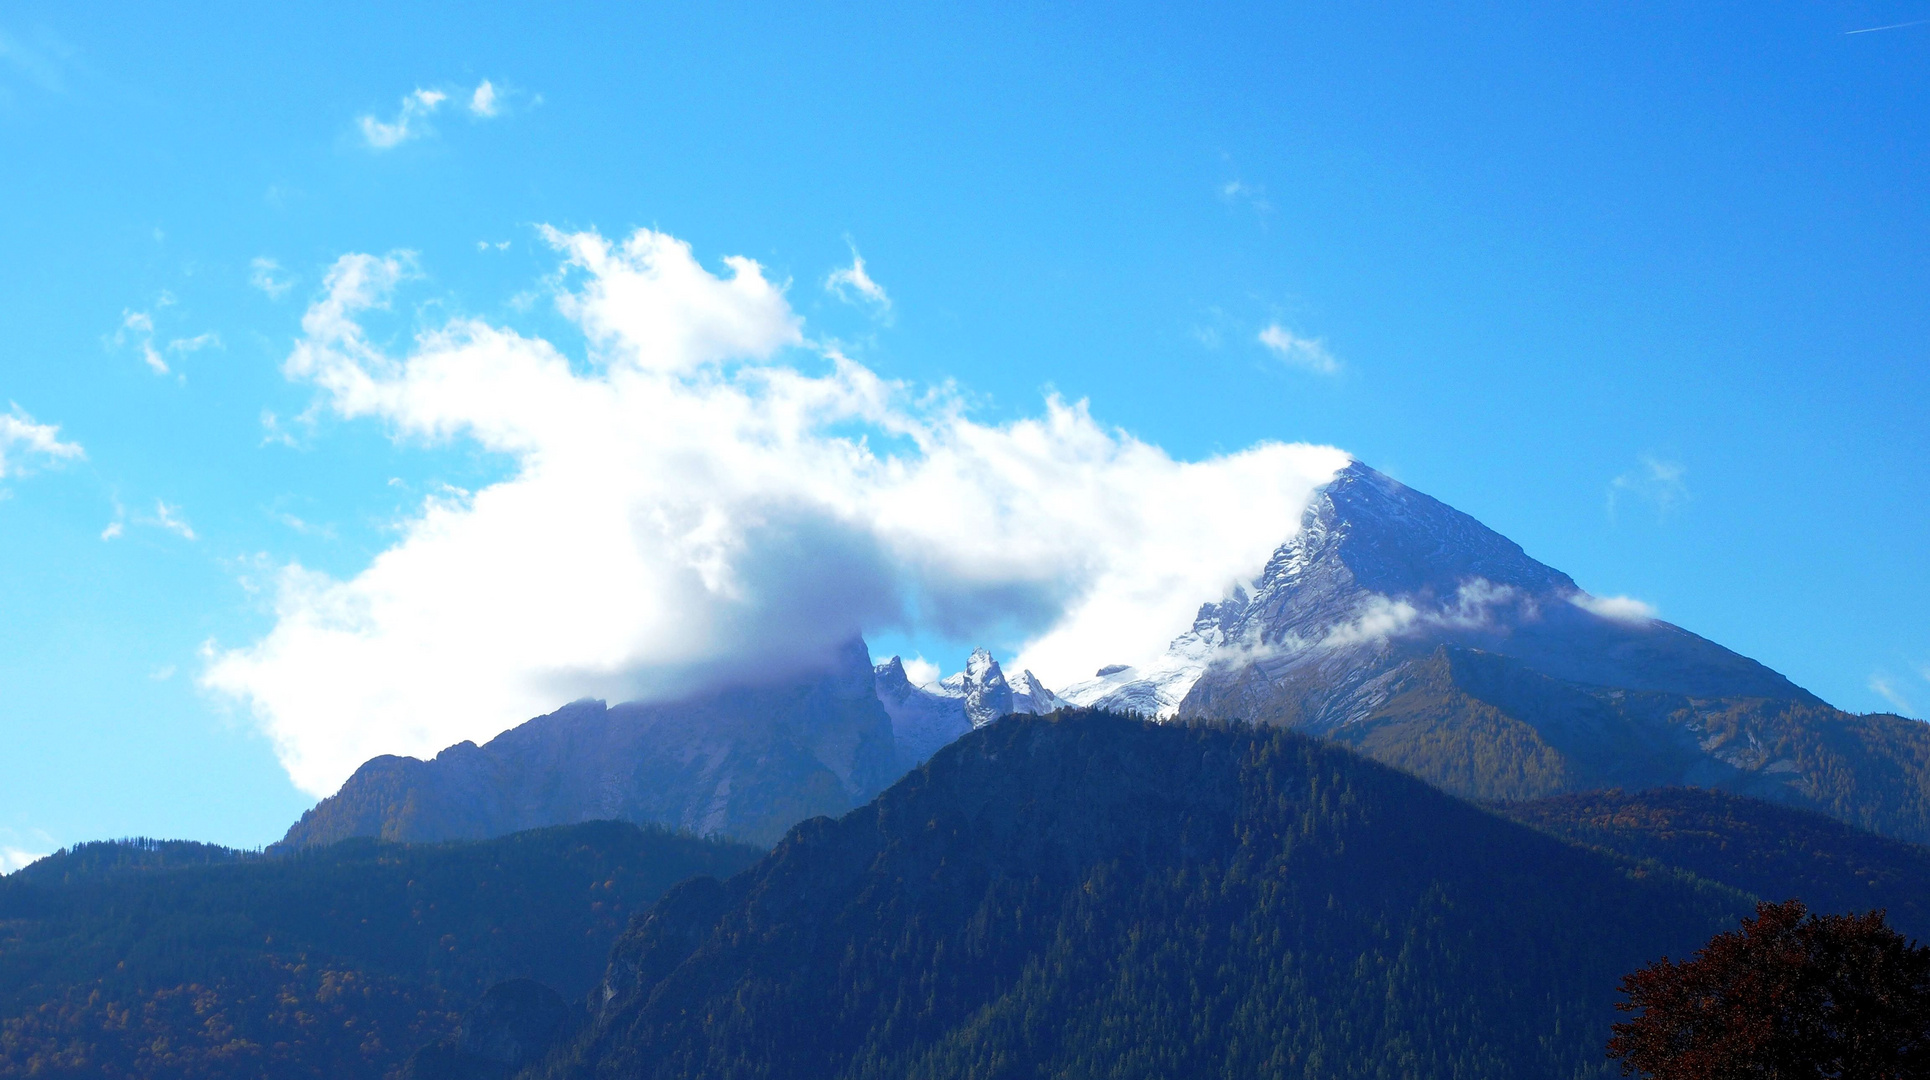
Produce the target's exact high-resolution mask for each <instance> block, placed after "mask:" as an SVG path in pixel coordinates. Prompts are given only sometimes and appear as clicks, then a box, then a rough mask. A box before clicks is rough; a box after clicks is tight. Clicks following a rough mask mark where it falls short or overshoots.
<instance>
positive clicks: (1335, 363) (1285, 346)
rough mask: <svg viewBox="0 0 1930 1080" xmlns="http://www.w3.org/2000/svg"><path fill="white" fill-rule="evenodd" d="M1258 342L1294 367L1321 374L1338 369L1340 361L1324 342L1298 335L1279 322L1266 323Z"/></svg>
mask: <svg viewBox="0 0 1930 1080" xmlns="http://www.w3.org/2000/svg"><path fill="white" fill-rule="evenodd" d="M1260 344H1262V345H1264V346H1266V347H1267V350H1268V351H1269V352H1271V353H1273V355H1275V356H1277V357H1279V358H1280V359H1282V360H1284V361H1286V362H1287V363H1289V364H1292V365H1293V366H1295V367H1301V368H1305V369H1307V370H1308V371H1314V372H1318V373H1320V374H1322V375H1332V374H1334V373H1335V372H1337V371H1339V370H1340V361H1339V360H1337V359H1335V358H1334V354H1333V353H1330V352H1328V351H1327V345H1326V343H1325V342H1323V341H1321V340H1319V339H1318V338H1304V337H1300V336H1298V335H1296V334H1294V333H1293V332H1292V331H1290V330H1288V329H1287V328H1286V327H1283V326H1281V325H1280V324H1279V323H1268V324H1267V326H1266V329H1264V330H1262V331H1260Z"/></svg>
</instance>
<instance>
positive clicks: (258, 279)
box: [248, 255, 295, 300]
mask: <svg viewBox="0 0 1930 1080" xmlns="http://www.w3.org/2000/svg"><path fill="white" fill-rule="evenodd" d="M248 284H249V285H251V286H253V287H255V288H257V289H260V290H261V291H262V292H264V293H266V294H268V299H270V300H280V299H281V298H282V297H284V296H286V295H288V290H290V289H292V288H294V287H295V279H294V278H293V277H291V276H288V275H285V274H283V273H282V268H281V263H279V262H277V261H275V260H274V259H271V258H269V257H268V256H266V255H260V256H257V257H256V258H255V259H254V260H253V261H252V262H250V263H249V264H248Z"/></svg>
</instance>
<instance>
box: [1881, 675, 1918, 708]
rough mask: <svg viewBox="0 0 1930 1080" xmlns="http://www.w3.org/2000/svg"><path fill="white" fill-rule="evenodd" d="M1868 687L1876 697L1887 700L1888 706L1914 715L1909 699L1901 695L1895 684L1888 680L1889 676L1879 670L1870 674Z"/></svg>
mask: <svg viewBox="0 0 1930 1080" xmlns="http://www.w3.org/2000/svg"><path fill="white" fill-rule="evenodd" d="M1870 689H1871V690H1872V691H1874V692H1875V693H1876V695H1877V696H1878V697H1880V698H1882V699H1883V700H1885V701H1887V702H1889V703H1890V707H1891V708H1893V709H1895V710H1896V711H1898V712H1900V713H1903V714H1905V715H1911V716H1914V715H1916V709H1915V708H1914V707H1913V706H1912V705H1911V704H1910V699H1909V698H1906V697H1904V696H1903V693H1902V691H1900V690H1898V689H1897V688H1896V684H1895V683H1894V682H1892V681H1890V678H1889V676H1887V675H1885V674H1883V673H1881V672H1878V673H1876V674H1874V675H1871V676H1870Z"/></svg>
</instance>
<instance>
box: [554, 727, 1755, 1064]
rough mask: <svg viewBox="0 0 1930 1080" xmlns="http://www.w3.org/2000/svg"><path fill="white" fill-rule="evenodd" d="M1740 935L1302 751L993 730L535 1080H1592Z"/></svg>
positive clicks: (863, 816) (757, 873) (828, 838)
mask: <svg viewBox="0 0 1930 1080" xmlns="http://www.w3.org/2000/svg"><path fill="white" fill-rule="evenodd" d="M1747 910H1748V903H1747V900H1746V898H1745V897H1744V896H1743V895H1742V894H1740V893H1738V892H1735V891H1733V890H1730V889H1727V888H1724V887H1722V886H1718V885H1713V884H1710V883H1707V882H1703V881H1701V880H1699V879H1695V878H1691V877H1688V876H1685V875H1676V874H1672V873H1668V872H1656V871H1655V870H1653V869H1647V868H1642V867H1637V866H1634V865H1632V864H1631V863H1629V862H1628V861H1627V860H1625V859H1622V858H1619V857H1616V856H1611V855H1607V854H1604V853H1598V852H1593V851H1589V850H1586V849H1583V848H1580V847H1576V846H1573V845H1570V844H1567V843H1564V842H1562V841H1560V840H1557V839H1555V838H1553V837H1550V836H1548V835H1546V834H1543V833H1541V832H1538V831H1536V830H1534V829H1530V828H1527V827H1525V826H1522V825H1519V824H1516V823H1514V822H1510V821H1507V820H1504V819H1502V818H1499V817H1497V816H1495V815H1493V814H1491V813H1490V812H1488V811H1486V810H1483V809H1481V808H1479V807H1476V806H1473V805H1470V804H1468V803H1464V802H1461V801H1459V800H1457V799H1455V798H1452V797H1450V796H1447V795H1444V794H1442V793H1441V792H1439V791H1438V790H1436V789H1433V788H1430V787H1428V786H1427V785H1425V784H1423V783H1421V782H1420V781H1418V780H1415V779H1413V778H1412V777H1409V776H1406V775H1404V774H1402V773H1399V772H1396V771H1394V770H1392V769H1389V768H1386V767H1384V766H1381V765H1378V764H1375V763H1373V762H1371V761H1367V760H1365V759H1363V758H1361V757H1359V756H1357V755H1355V754H1353V753H1352V752H1349V751H1347V750H1344V749H1341V748H1339V747H1336V746H1333V745H1332V744H1328V743H1322V742H1318V741H1315V740H1312V739H1309V738H1307V737H1305V736H1301V735H1297V734H1294V733H1291V732H1287V731H1282V730H1278V729H1257V730H1256V729H1252V728H1246V727H1228V726H1211V725H1198V726H1192V725H1180V724H1169V725H1155V724H1149V723H1144V722H1141V721H1138V720H1133V719H1128V718H1124V717H1120V716H1115V715H1107V714H1103V713H1062V714H1057V715H1054V716H1052V717H1047V718H1031V717H1022V716H1020V717H1008V718H1006V719H1004V720H1001V721H999V722H997V723H995V724H992V725H990V726H988V727H986V728H983V729H980V730H979V731H976V732H974V733H972V734H970V735H967V736H966V737H964V738H963V739H962V740H960V741H959V742H958V743H955V744H953V745H952V746H951V747H948V748H947V749H945V750H943V751H941V752H940V753H939V754H938V755H937V756H935V757H934V758H933V759H932V760H931V761H930V762H928V763H927V764H926V765H924V766H923V767H921V768H920V769H918V770H916V771H914V772H913V773H912V774H911V775H910V776H909V777H907V778H906V779H905V780H904V781H901V782H900V783H899V784H898V785H896V786H895V787H893V788H892V789H890V790H889V791H887V792H886V793H885V794H884V795H883V796H881V797H880V798H879V799H878V800H876V801H875V802H873V803H872V804H871V805H869V806H867V807H864V808H863V809H860V810H858V811H855V812H854V813H852V814H850V815H847V816H846V817H845V818H843V819H841V820H839V821H835V822H834V821H830V820H827V819H817V820H814V821H811V822H807V823H805V824H804V825H802V826H800V827H799V828H798V829H797V830H795V831H793V833H792V834H791V835H790V836H789V837H788V838H786V840H785V841H784V842H783V843H782V844H780V845H779V847H778V849H777V850H776V851H775V852H773V854H772V855H771V856H770V857H769V858H767V859H766V860H765V861H764V862H762V863H761V864H759V865H758V866H757V867H756V868H755V869H754V870H753V871H751V872H749V873H746V874H744V875H741V876H739V877H737V878H735V879H732V880H730V881H728V882H725V883H721V884H720V883H719V882H716V881H710V880H698V881H693V882H689V883H686V884H684V885H682V886H680V887H679V888H677V889H675V890H673V891H672V892H671V893H670V894H669V895H668V896H667V897H666V898H665V900H664V901H663V902H662V903H661V904H660V905H659V907H658V908H657V909H656V910H655V911H654V912H653V913H652V914H651V916H650V917H649V918H648V919H647V920H646V921H645V922H644V923H643V924H642V925H640V926H638V927H636V928H634V929H632V930H631V931H630V932H628V933H626V934H625V935H624V936H623V938H622V939H621V940H620V941H619V942H618V945H617V947H616V951H615V954H614V958H613V961H612V965H611V972H610V975H609V977H608V980H607V982H606V985H605V988H604V990H603V991H602V993H601V994H600V995H599V1000H602V1001H603V1004H602V1006H601V1008H600V1009H599V1010H598V1012H597V1014H596V1015H595V1017H594V1020H593V1024H592V1026H591V1027H590V1028H588V1029H587V1030H586V1031H585V1032H584V1033H583V1034H582V1035H580V1036H579V1037H578V1039H577V1040H576V1041H575V1042H574V1043H573V1044H571V1045H569V1046H568V1047H566V1048H565V1049H563V1050H561V1051H559V1052H558V1053H557V1054H556V1055H555V1056H554V1057H553V1058H552V1060H551V1061H550V1062H549V1063H547V1064H546V1065H545V1066H544V1067H543V1069H544V1071H543V1072H542V1075H545V1076H548V1077H552V1078H564V1077H570V1078H588V1077H611V1078H614V1077H653V1078H665V1080H668V1078H677V1080H696V1078H711V1077H717V1078H722V1077H731V1078H738V1080H749V1078H753V1077H814V1078H826V1080H829V1078H853V1080H855V1078H879V1080H883V1078H891V1080H900V1078H907V1077H910V1078H927V1077H930V1078H937V1077H962V1076H971V1077H987V1078H990V1077H1035V1076H1093V1077H1099V1076H1105V1077H1117V1078H1121V1080H1124V1078H1130V1077H1146V1078H1155V1077H1180V1076H1184V1077H1227V1078H1234V1077H1239V1078H1248V1077H1268V1076H1279V1077H1322V1078H1341V1077H1398V1076H1417V1077H1422V1076H1424V1077H1431V1078H1432V1077H1438V1078H1468V1080H1474V1078H1481V1080H1506V1078H1515V1077H1519V1078H1523V1080H1526V1078H1530V1077H1532V1078H1536V1080H1545V1078H1549V1077H1598V1076H1604V1077H1605V1076H1608V1075H1610V1074H1611V1072H1612V1070H1611V1069H1610V1068H1609V1067H1608V1066H1607V1064H1606V1062H1605V1060H1604V1058H1603V1054H1602V1046H1603V1043H1604V1041H1605V1040H1606V1038H1607V1035H1608V1024H1609V1022H1610V1020H1611V1019H1612V1017H1613V1015H1614V1014H1613V1012H1612V1009H1611V1005H1612V1002H1613V1001H1614V999H1615V986H1616V982H1617V980H1618V978H1619V977H1620V976H1621V975H1622V974H1623V973H1624V972H1627V971H1629V970H1632V969H1634V968H1635V967H1638V966H1640V965H1641V964H1644V963H1646V962H1648V961H1650V960H1653V959H1654V958H1656V957H1657V956H1660V955H1662V954H1663V953H1671V954H1675V955H1682V954H1684V953H1686V952H1688V951H1689V950H1691V949H1692V948H1694V946H1695V945H1696V944H1698V943H1699V942H1701V941H1703V940H1705V939H1706V938H1707V937H1708V936H1709V935H1710V934H1711V933H1713V932H1715V931H1717V930H1719V929H1722V928H1726V927H1728V926H1732V925H1734V920H1735V919H1736V918H1737V917H1738V916H1739V915H1741V914H1742V913H1744V912H1745V911H1747ZM606 995H607V997H606Z"/></svg>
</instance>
